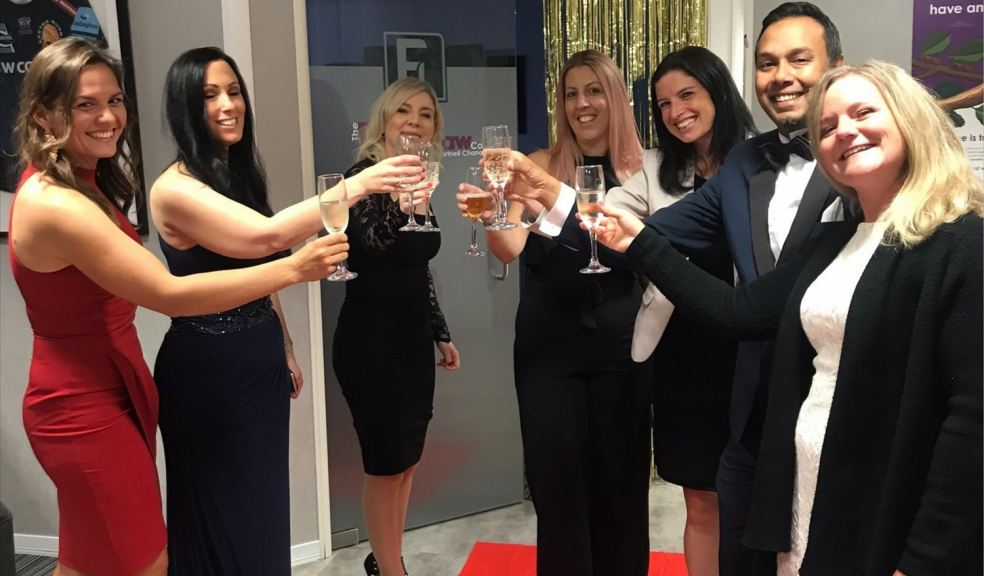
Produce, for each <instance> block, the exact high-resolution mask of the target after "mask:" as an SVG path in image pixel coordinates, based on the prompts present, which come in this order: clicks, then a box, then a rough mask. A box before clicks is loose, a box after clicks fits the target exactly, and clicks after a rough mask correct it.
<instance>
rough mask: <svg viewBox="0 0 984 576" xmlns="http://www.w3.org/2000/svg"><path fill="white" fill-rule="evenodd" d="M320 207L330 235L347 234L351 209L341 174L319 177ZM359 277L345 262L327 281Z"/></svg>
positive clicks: (322, 220) (322, 221) (322, 219)
mask: <svg viewBox="0 0 984 576" xmlns="http://www.w3.org/2000/svg"><path fill="white" fill-rule="evenodd" d="M318 206H319V207H320V208H321V223H322V224H324V225H325V230H327V231H328V233H329V234H335V233H338V232H345V229H346V228H348V220H349V207H348V196H347V195H346V192H345V177H344V176H342V175H341V174H322V175H320V176H318ZM358 277H359V275H358V274H356V273H355V272H352V271H351V270H349V269H348V268H347V267H346V266H345V261H344V260H343V261H342V262H340V263H339V264H338V267H337V268H335V271H334V272H333V273H332V274H331V276H329V277H328V278H326V280H328V281H329V282H345V281H348V280H352V279H353V278H358Z"/></svg>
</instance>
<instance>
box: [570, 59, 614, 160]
mask: <svg viewBox="0 0 984 576" xmlns="http://www.w3.org/2000/svg"><path fill="white" fill-rule="evenodd" d="M564 115H565V116H566V117H567V123H568V124H569V125H570V127H571V131H573V132H574V139H575V140H576V141H577V145H578V147H579V148H580V149H581V152H582V153H584V154H588V155H590V156H601V155H603V154H605V153H607V152H608V120H609V112H608V96H607V95H605V90H604V88H603V87H602V85H601V82H600V81H599V80H598V75H597V74H595V73H594V71H593V70H592V69H591V68H589V67H587V66H574V67H573V68H571V69H570V70H568V71H567V74H565V75H564Z"/></svg>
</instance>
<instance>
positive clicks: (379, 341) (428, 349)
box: [332, 78, 459, 576]
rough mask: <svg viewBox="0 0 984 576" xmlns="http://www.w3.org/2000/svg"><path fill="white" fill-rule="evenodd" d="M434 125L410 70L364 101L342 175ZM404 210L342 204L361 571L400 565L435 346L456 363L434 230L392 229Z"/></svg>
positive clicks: (426, 96) (339, 334)
mask: <svg viewBox="0 0 984 576" xmlns="http://www.w3.org/2000/svg"><path fill="white" fill-rule="evenodd" d="M442 128H443V121H442V116H441V110H440V108H438V107H437V97H436V96H435V94H434V90H433V89H432V88H431V87H430V85H428V84H427V83H425V82H422V81H420V80H417V79H415V78H404V79H402V80H399V81H397V82H394V83H393V84H391V85H390V87H389V88H387V89H386V91H385V92H383V94H382V95H381V96H380V97H379V98H378V99H377V100H376V102H375V103H374V104H373V106H372V111H371V112H370V119H369V124H368V126H367V127H366V131H365V134H364V137H363V143H362V146H361V147H360V148H359V158H360V159H359V161H358V162H357V163H356V164H355V165H354V166H352V167H351V168H350V169H349V170H348V173H347V174H346V177H350V176H354V175H355V174H358V173H359V172H361V171H362V170H365V169H367V168H369V167H370V166H373V165H375V164H376V163H377V162H379V161H381V160H383V159H385V158H389V157H392V156H395V155H396V154H397V152H398V143H399V139H400V136H404V135H412V136H416V137H418V138H419V139H420V140H421V141H424V142H433V143H434V144H435V145H436V146H440V144H441V142H442V140H443V130H442ZM423 194H424V195H426V192H424V193H423ZM416 196H417V199H416V200H415V201H414V202H413V204H412V205H413V210H414V217H415V218H417V219H418V220H419V221H420V223H423V211H424V210H427V209H429V208H425V206H426V204H425V203H423V202H422V201H421V198H420V197H419V196H420V194H418V195H416ZM410 208H411V205H410V204H407V203H406V201H402V202H401V199H400V197H399V195H398V194H396V193H394V194H389V195H387V194H374V195H372V196H370V197H366V198H364V199H363V200H361V201H360V202H358V203H356V204H354V205H353V206H352V207H351V209H350V211H351V217H350V218H349V229H348V233H349V238H350V239H351V245H352V249H351V252H350V255H349V264H350V268H351V269H352V270H354V271H355V272H358V274H359V277H358V278H357V279H355V280H352V281H349V282H348V283H346V286H345V302H344V303H343V304H342V309H341V312H340V313H339V317H338V330H337V331H336V332H335V341H334V346H333V349H334V353H333V354H332V363H333V366H334V368H335V374H336V375H337V376H338V382H339V384H340V385H341V387H342V392H343V394H344V395H345V400H346V402H347V403H348V405H349V409H350V410H351V411H352V420H353V423H354V424H355V431H356V433H357V434H358V437H359V446H360V447H361V449H362V463H363V468H364V471H365V483H364V485H363V495H362V507H363V508H362V509H363V515H364V516H365V522H366V527H367V529H368V530H369V544H370V545H371V546H372V553H370V554H369V556H368V557H367V558H366V561H365V568H366V573H367V574H370V575H374V574H380V575H382V576H402V575H403V574H404V573H405V568H404V566H403V563H402V558H401V549H402V545H403V527H404V525H405V523H406V516H407V506H408V504H409V501H410V488H411V486H412V483H413V473H414V470H415V469H416V466H417V463H418V462H419V461H420V457H421V454H422V453H423V449H424V437H425V436H426V434H427V424H428V423H429V422H430V419H431V415H432V412H433V404H434V366H435V362H434V347H435V346H436V347H437V351H438V353H439V354H440V356H441V360H440V361H439V362H437V365H438V366H440V367H442V368H444V369H445V370H448V371H451V370H457V369H458V366H459V358H458V350H457V349H456V348H455V346H454V344H452V343H451V335H450V333H449V332H448V326H447V323H446V322H445V320H444V315H443V314H442V313H441V308H440V306H439V305H438V303H437V294H436V292H435V290H434V280H433V277H432V276H431V273H430V270H429V268H428V262H429V261H430V260H431V258H433V257H434V256H436V255H437V251H438V249H439V248H440V247H441V235H440V233H439V232H427V233H414V232H400V231H399V230H398V229H399V228H400V227H401V226H403V225H404V224H405V223H406V222H407V218H408V212H409V211H410Z"/></svg>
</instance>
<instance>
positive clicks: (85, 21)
mask: <svg viewBox="0 0 984 576" xmlns="http://www.w3.org/2000/svg"><path fill="white" fill-rule="evenodd" d="M71 30H72V32H75V33H76V34H85V35H87V36H99V20H97V19H96V13H95V12H93V11H92V8H88V7H86V8H79V9H78V12H76V13H75V21H74V22H72V27H71Z"/></svg>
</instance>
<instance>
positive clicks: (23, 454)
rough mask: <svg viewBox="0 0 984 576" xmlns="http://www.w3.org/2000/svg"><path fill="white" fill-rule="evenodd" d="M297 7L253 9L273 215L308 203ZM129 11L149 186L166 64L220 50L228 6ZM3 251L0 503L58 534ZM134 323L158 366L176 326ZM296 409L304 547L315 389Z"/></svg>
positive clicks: (294, 491)
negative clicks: (26, 406) (202, 50)
mask: <svg viewBox="0 0 984 576" xmlns="http://www.w3.org/2000/svg"><path fill="white" fill-rule="evenodd" d="M290 5H291V4H290V3H288V2H282V1H281V2H278V1H277V0H252V2H251V7H250V8H251V13H250V19H251V22H252V26H251V28H252V29H255V30H256V31H255V32H254V34H253V37H254V38H255V39H256V46H257V50H256V51H255V52H256V53H255V55H254V68H255V71H254V83H255V94H254V95H253V97H254V102H255V106H256V108H257V109H259V110H261V112H260V113H259V114H258V117H257V131H258V139H259V141H260V146H261V152H262V154H263V157H264V160H265V162H266V166H267V169H268V172H269V176H270V183H271V202H272V203H273V205H274V207H275V208H283V207H285V206H287V205H288V204H290V203H293V202H296V201H298V200H300V199H301V194H302V193H301V185H300V178H301V170H300V160H299V154H300V145H299V140H300V135H299V128H298V120H297V118H298V112H297V105H296V104H295V103H296V102H297V90H296V75H295V66H294V58H295V55H294V48H293V46H294V45H293V38H294V34H293V13H292V12H291V11H290V9H289V7H290ZM129 8H130V19H131V35H132V41H133V57H134V69H135V74H134V75H135V80H136V85H137V94H136V96H137V102H138V104H139V114H140V130H141V137H142V140H143V141H142V145H143V162H144V175H145V178H146V180H147V182H153V181H154V179H155V178H156V177H157V175H158V174H160V173H161V171H163V169H164V168H165V167H166V166H167V165H168V164H169V163H170V162H171V160H172V159H173V148H172V144H171V142H170V141H169V140H168V139H167V138H166V137H165V135H164V131H163V127H162V119H161V95H162V94H163V88H164V77H165V74H166V72H167V69H168V66H170V64H171V62H172V61H173V60H174V58H175V57H177V55H178V54H180V53H181V52H183V51H184V50H186V49H188V48H192V47H196V46H209V45H211V46H222V44H223V34H222V3H221V1H220V0H168V1H167V2H159V1H157V0H130V3H129ZM285 8H286V9H285ZM257 23H262V25H258V24H257ZM272 40H275V41H272ZM151 228H152V230H151V234H150V235H149V236H148V237H146V238H145V239H144V245H145V246H146V247H147V248H148V249H150V250H152V251H153V252H154V253H155V254H157V255H158V257H160V250H159V248H158V244H157V234H156V230H154V229H153V227H151ZM0 251H2V253H0V499H2V500H3V502H4V503H5V504H6V505H7V506H8V507H10V508H11V510H12V512H13V513H14V518H15V532H16V533H18V534H30V535H39V536H55V535H57V533H58V515H57V507H56V503H55V491H54V486H53V485H52V484H51V481H50V480H49V479H48V477H47V476H46V475H45V474H44V471H43V470H41V467H40V466H39V465H38V463H37V460H35V458H34V454H33V453H32V452H31V449H30V446H29V445H28V442H27V437H26V436H25V434H24V428H23V422H22V419H21V400H22V398H23V394H24V388H25V387H26V385H27V372H28V365H29V361H30V357H31V330H30V326H29V325H28V322H27V317H26V315H25V313H24V302H23V300H22V299H21V296H20V293H19V292H18V290H17V287H16V285H15V284H14V282H13V279H12V277H11V274H10V265H9V261H8V259H7V256H6V252H7V240H6V239H3V240H2V241H0ZM281 301H282V303H283V305H284V308H285V313H286V314H287V318H288V322H289V324H290V328H291V335H292V337H293V339H294V346H295V353H296V354H297V360H298V362H299V363H300V365H301V368H302V370H303V371H304V373H305V374H306V375H308V376H310V373H311V370H310V358H309V353H308V351H309V349H310V338H309V327H308V320H307V319H308V305H307V291H306V288H304V287H294V288H291V289H288V290H286V291H284V292H282V293H281ZM136 324H137V329H138V331H139V333H140V340H141V343H142V344H143V349H144V356H145V358H146V359H147V362H148V364H150V365H151V366H153V363H154V359H155V358H156V354H157V349H158V347H159V346H160V343H161V340H162V338H163V336H164V332H165V330H166V329H167V326H168V319H167V318H165V317H164V316H161V315H160V314H157V313H154V312H149V311H147V310H142V309H141V310H140V311H139V312H138V315H137V321H136ZM292 408H293V410H292V414H291V454H290V465H291V532H292V538H291V540H292V542H293V543H294V544H297V543H302V542H310V541H312V540H317V538H318V534H317V499H316V493H315V492H316V491H315V475H314V448H313V436H314V432H313V422H312V416H311V414H312V406H311V392H310V389H308V390H305V392H304V394H303V395H302V398H301V399H299V400H297V401H295V402H294V404H293V406H292ZM159 452H162V451H161V450H159ZM158 465H159V467H160V468H161V470H162V472H163V465H164V462H163V458H159V461H158Z"/></svg>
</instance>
